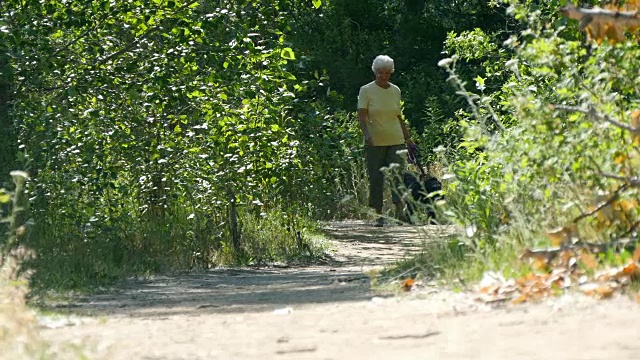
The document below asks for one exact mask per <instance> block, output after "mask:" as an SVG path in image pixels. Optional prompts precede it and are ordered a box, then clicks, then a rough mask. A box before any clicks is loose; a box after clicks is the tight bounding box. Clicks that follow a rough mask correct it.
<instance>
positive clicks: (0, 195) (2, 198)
mask: <svg viewBox="0 0 640 360" xmlns="http://www.w3.org/2000/svg"><path fill="white" fill-rule="evenodd" d="M10 201H11V195H9V194H7V193H6V192H4V190H0V204H6V203H8V202H10Z"/></svg>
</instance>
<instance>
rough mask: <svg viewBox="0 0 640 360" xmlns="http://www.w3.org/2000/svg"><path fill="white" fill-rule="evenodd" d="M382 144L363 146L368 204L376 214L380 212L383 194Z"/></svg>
mask: <svg viewBox="0 0 640 360" xmlns="http://www.w3.org/2000/svg"><path fill="white" fill-rule="evenodd" d="M385 152H386V151H385V147H384V146H365V147H364V154H365V160H366V163H367V174H368V176H369V206H370V207H372V208H374V209H375V211H376V213H377V214H382V200H383V194H384V176H383V174H382V172H381V171H380V168H381V167H383V166H384V161H385Z"/></svg>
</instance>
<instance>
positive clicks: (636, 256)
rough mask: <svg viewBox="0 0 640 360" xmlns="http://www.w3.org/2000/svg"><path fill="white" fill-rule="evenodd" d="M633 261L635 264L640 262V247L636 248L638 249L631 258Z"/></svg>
mask: <svg viewBox="0 0 640 360" xmlns="http://www.w3.org/2000/svg"><path fill="white" fill-rule="evenodd" d="M631 259H632V260H633V261H634V262H638V261H640V246H638V247H636V249H635V250H634V251H633V256H632V257H631Z"/></svg>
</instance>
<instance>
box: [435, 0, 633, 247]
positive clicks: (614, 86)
mask: <svg viewBox="0 0 640 360" xmlns="http://www.w3.org/2000/svg"><path fill="white" fill-rule="evenodd" d="M512 13H514V14H517V15H518V16H519V17H520V18H521V19H524V20H526V22H527V24H528V25H529V29H527V30H526V31H524V32H523V33H522V34H521V36H519V37H516V36H514V37H513V38H512V39H511V40H510V41H508V44H509V46H511V47H512V49H513V51H515V56H514V58H513V59H512V60H510V61H508V62H506V64H505V68H506V69H508V70H509V71H510V72H511V74H512V77H511V78H510V80H509V81H507V82H505V83H504V85H503V88H502V91H501V92H500V93H499V94H497V95H496V96H494V97H493V98H491V97H486V96H482V95H476V94H473V93H471V92H470V91H468V90H466V89H465V88H464V82H463V81H462V80H461V79H460V78H459V77H457V74H456V72H455V70H454V66H455V58H454V59H449V60H443V61H442V62H441V65H442V66H443V67H445V68H446V69H448V70H449V72H450V75H451V79H452V80H453V81H454V82H455V83H456V84H457V87H458V88H459V89H460V90H461V94H462V95H463V96H465V97H466V99H467V100H468V102H469V104H470V105H471V110H472V111H471V114H472V115H473V116H470V117H468V118H466V119H465V122H464V123H463V125H464V127H465V135H464V141H463V142H462V143H461V146H462V149H463V151H461V152H459V153H458V154H457V155H458V157H457V159H456V162H455V163H452V164H451V166H450V170H451V175H452V176H453V178H454V179H455V181H453V182H452V183H451V186H450V187H449V188H448V193H447V196H448V197H447V201H448V202H449V205H450V207H449V209H448V211H449V215H450V216H451V218H453V219H455V220H456V221H457V222H458V224H460V225H462V226H464V227H465V228H466V229H467V235H468V236H469V238H470V240H471V241H472V242H473V243H474V245H475V246H476V248H488V245H491V247H493V245H496V246H499V247H500V246H503V247H507V246H512V245H514V244H515V245H526V246H537V245H545V244H548V242H549V239H548V238H547V236H546V232H547V231H548V230H550V229H555V228H558V227H570V226H574V225H575V226H576V227H577V231H576V234H575V235H574V236H577V237H578V238H579V239H580V240H583V241H596V242H600V241H609V240H615V239H618V238H620V237H625V236H629V235H630V234H633V233H635V230H634V228H635V226H636V225H637V223H636V221H637V216H638V214H637V211H636V210H635V206H633V205H632V204H637V201H638V191H637V187H636V186H635V185H633V184H631V180H630V179H633V178H635V176H637V173H636V170H635V169H637V162H638V159H637V143H634V139H635V138H634V137H633V136H632V135H633V131H635V130H633V131H630V129H632V128H633V126H635V125H630V124H632V122H631V115H630V114H631V113H632V111H633V110H635V109H637V106H638V105H637V101H635V100H634V99H635V98H637V97H638V94H637V86H636V85H635V84H636V83H637V78H638V75H637V74H638V70H639V68H638V66H639V65H638V62H637V61H635V59H637V58H638V56H639V55H640V47H638V44H637V43H636V42H632V41H629V42H626V43H624V44H617V45H609V44H603V45H601V46H592V45H588V44H585V43H582V42H580V41H578V40H575V39H576V38H578V37H577V36H576V34H575V32H574V31H575V30H572V29H570V28H566V27H562V26H558V27H554V26H549V25H548V24H550V23H553V20H552V19H551V20H550V19H549V18H545V17H543V16H542V13H541V12H540V11H536V10H533V11H532V10H531V9H530V8H529V7H528V6H526V4H524V5H522V4H519V3H515V2H514V4H513V9H512ZM498 102H501V103H499V104H498V105H502V106H504V108H503V109H504V111H507V112H508V113H507V115H506V116H502V117H501V116H498V115H497V112H496V111H495V108H496V103H498ZM501 118H507V119H510V122H509V123H508V124H507V126H497V127H496V126H494V125H495V124H501V122H500V121H499V120H500V119H501ZM629 126H631V127H629ZM614 196H615V198H614ZM608 200H611V204H612V205H610V206H609V207H604V208H603V209H602V210H600V211H595V210H596V208H597V207H598V206H600V205H603V204H604V203H605V202H606V201H608ZM589 212H593V214H592V215H589V214H588V213H589Z"/></svg>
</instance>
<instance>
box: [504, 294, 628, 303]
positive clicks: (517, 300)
mask: <svg viewBox="0 0 640 360" xmlns="http://www.w3.org/2000/svg"><path fill="white" fill-rule="evenodd" d="M528 299H529V297H528V296H527V295H525V294H521V295H520V296H518V297H517V298H514V299H513V300H511V303H512V304H522V303H524V302H526V301H527V300H528ZM638 302H640V295H638Z"/></svg>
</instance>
